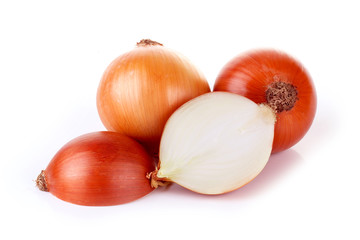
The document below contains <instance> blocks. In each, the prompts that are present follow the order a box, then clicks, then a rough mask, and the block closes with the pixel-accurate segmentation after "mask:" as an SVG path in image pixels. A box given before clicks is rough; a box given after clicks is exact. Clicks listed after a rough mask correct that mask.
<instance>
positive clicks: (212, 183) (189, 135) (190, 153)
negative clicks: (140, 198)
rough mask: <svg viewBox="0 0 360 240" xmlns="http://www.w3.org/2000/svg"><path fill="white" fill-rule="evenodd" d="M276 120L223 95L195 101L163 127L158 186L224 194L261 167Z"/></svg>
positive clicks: (240, 99) (270, 112)
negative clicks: (165, 184) (164, 183)
mask: <svg viewBox="0 0 360 240" xmlns="http://www.w3.org/2000/svg"><path fill="white" fill-rule="evenodd" d="M274 125H275V114H274V112H273V110H272V109H271V108H270V107H268V106H265V105H261V106H259V105H257V104H256V103H254V102H253V101H251V100H249V99H247V98H245V97H242V96H239V95H237V94H232V93H227V92H213V93H207V94H204V95H202V96H199V97H197V98H195V99H192V100H190V101H189V102H187V103H185V104H184V105H183V106H181V107H180V108H179V109H178V110H176V111H175V112H174V114H173V115H172V116H171V117H170V119H169V120H168V122H167V123H166V126H165V129H164V132H163V135H162V138H161V144H160V156H159V157H160V164H159V169H157V170H156V171H155V172H154V173H153V176H152V177H153V179H152V183H153V182H155V184H153V186H155V187H156V181H157V180H161V181H171V182H175V183H177V184H179V185H181V186H183V187H185V188H187V189H190V190H192V191H194V192H197V193H201V194H210V195H213V194H223V193H226V192H230V191H234V190H236V189H238V188H240V187H242V186H244V185H245V184H247V183H248V182H250V181H251V180H253V179H254V178H255V177H256V176H257V175H258V174H259V173H260V172H261V171H262V169H263V168H264V167H265V165H266V163H267V161H268V159H269V156H270V153H271V147H272V142H273V137H274Z"/></svg>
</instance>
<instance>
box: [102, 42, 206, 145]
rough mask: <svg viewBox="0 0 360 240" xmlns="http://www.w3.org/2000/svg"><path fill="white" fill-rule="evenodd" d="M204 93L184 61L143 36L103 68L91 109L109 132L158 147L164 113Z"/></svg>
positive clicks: (198, 75)
mask: <svg viewBox="0 0 360 240" xmlns="http://www.w3.org/2000/svg"><path fill="white" fill-rule="evenodd" d="M209 91H210V87H209V84H208V82H207V80H206V79H205V77H204V76H203V74H202V73H201V72H200V71H199V70H198V69H197V68H196V67H195V66H194V65H193V64H192V63H190V61H189V60H188V59H186V58H185V57H183V56H181V55H180V54H178V53H176V52H174V51H172V50H170V49H168V48H166V47H164V46H162V44H159V43H157V42H154V41H151V40H148V39H145V40H142V41H140V42H139V43H138V46H137V47H136V48H135V49H133V50H132V51H130V52H128V53H125V54H123V55H121V56H119V57H118V58H116V59H115V60H114V61H113V62H112V63H111V64H110V65H109V66H108V67H107V69H106V70H105V72H104V74H103V77H102V79H101V82H100V84H99V87H98V93H97V108H98V112H99V115H100V118H101V121H102V122H103V124H104V126H105V127H106V128H107V129H108V130H109V131H115V132H120V133H123V134H125V135H127V136H130V137H132V138H134V139H136V140H138V141H141V142H142V143H145V145H150V146H151V147H154V148H158V145H159V142H160V137H161V133H162V131H163V128H164V126H165V123H166V121H167V119H168V118H169V117H170V115H171V114H172V113H173V112H174V111H175V110H176V109H177V108H178V107H180V106H181V105H182V104H183V103H185V102H187V101H188V100H190V99H192V98H194V97H197V96H199V95H201V94H203V93H207V92H209ZM157 150H158V149H156V150H155V151H157Z"/></svg>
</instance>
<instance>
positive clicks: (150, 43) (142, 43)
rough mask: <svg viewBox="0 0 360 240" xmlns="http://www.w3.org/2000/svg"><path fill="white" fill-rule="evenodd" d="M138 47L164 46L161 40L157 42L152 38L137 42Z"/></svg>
mask: <svg viewBox="0 0 360 240" xmlns="http://www.w3.org/2000/svg"><path fill="white" fill-rule="evenodd" d="M136 46H137V47H150V46H163V45H162V44H161V43H159V42H155V41H153V40H150V39H142V40H141V41H140V42H138V43H136Z"/></svg>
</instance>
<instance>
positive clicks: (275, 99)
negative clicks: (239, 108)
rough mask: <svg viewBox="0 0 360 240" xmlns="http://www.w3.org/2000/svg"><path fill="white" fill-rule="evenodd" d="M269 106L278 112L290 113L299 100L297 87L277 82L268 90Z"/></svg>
mask: <svg viewBox="0 0 360 240" xmlns="http://www.w3.org/2000/svg"><path fill="white" fill-rule="evenodd" d="M265 94H266V100H267V104H268V105H269V106H270V107H271V108H272V109H273V110H274V111H275V112H276V113H281V112H283V111H290V110H291V109H292V108H293V107H294V106H295V103H296V101H297V100H298V99H299V98H298V96H297V95H298V91H297V90H296V87H295V86H294V85H292V84H290V83H286V82H282V81H277V82H273V83H271V84H270V85H269V86H268V89H267V90H266V93H265Z"/></svg>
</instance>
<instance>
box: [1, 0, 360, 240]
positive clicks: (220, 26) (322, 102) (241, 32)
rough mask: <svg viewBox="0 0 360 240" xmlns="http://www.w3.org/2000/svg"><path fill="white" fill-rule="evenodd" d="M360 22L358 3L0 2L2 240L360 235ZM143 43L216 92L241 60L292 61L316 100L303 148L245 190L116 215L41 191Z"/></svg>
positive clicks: (130, 207) (186, 195)
mask: <svg viewBox="0 0 360 240" xmlns="http://www.w3.org/2000/svg"><path fill="white" fill-rule="evenodd" d="M359 23H360V14H359V7H358V5H356V1H345V0H342V1H313V0H312V1H304V0H303V1H297V2H295V1H294V2H292V1H256V0H253V1H226V0H221V1H195V0H192V1H185V0H183V1H156V0H152V1H151V0H148V1H141V0H136V1H113V2H110V1H98V2H95V1H56V2H55V1H37V0H33V1H3V0H2V1H1V2H0V81H1V85H0V104H1V106H0V112H1V118H0V121H1V124H0V130H1V131H0V140H1V142H0V149H1V150H0V195H1V197H0V218H1V220H2V221H1V222H2V223H1V227H0V229H1V230H0V238H1V239H5V235H6V236H7V237H6V239H20V237H21V238H22V239H32V238H35V237H36V238H40V239H45V238H49V239H50V238H51V239H75V238H77V239H138V238H139V239H140V238H144V239H183V238H187V239H195V238H196V239H329V238H333V239H359V238H360V233H359V225H360V218H359V216H360V207H359V203H360V197H359V192H360V187H359V183H360V174H359V170H360V157H359V137H358V136H359V134H360V128H359V122H360V119H359V116H358V114H357V112H358V111H359V103H358V99H359V97H358V96H359V93H358V91H359V82H360V77H359V69H360V57H359V56H360V47H359V43H360V37H359V31H360V30H359V26H360V25H359ZM142 38H151V39H153V40H155V41H159V42H161V43H163V44H164V45H166V46H167V47H169V48H172V49H174V50H176V51H178V52H181V53H182V54H183V55H185V56H187V57H188V58H189V59H191V60H192V62H193V63H194V64H195V65H197V66H198V67H199V69H201V71H202V72H203V73H204V74H205V76H206V77H207V79H208V81H209V84H210V85H211V86H212V85H213V83H214V80H215V78H216V76H217V74H218V73H219V71H220V69H221V68H222V67H223V65H224V64H225V63H226V62H227V61H229V60H230V59H231V58H233V57H234V56H236V55H238V54H240V53H241V52H244V51H247V50H250V49H254V48H263V47H270V48H276V49H280V50H283V51H285V52H288V53H289V54H290V55H293V56H294V57H296V58H297V59H299V60H300V61H301V62H302V63H303V64H304V65H305V67H306V68H307V69H308V71H309V72H310V74H311V76H312V77H313V80H314V82H315V85H316V88H317V93H318V111H317V115H316V118H315V120H314V123H313V125H312V127H311V129H310V131H309V132H308V134H307V135H306V137H305V138H303V139H302V141H301V142H300V143H298V144H297V145H296V146H294V147H293V148H292V149H290V150H287V151H285V152H282V153H280V154H277V155H274V156H272V157H271V158H270V161H269V163H268V165H267V166H266V168H265V170H264V171H263V172H262V173H261V174H260V175H259V176H258V177H257V178H256V179H255V180H254V181H252V182H251V183H250V184H248V185H246V186H245V187H243V188H241V189H239V190H237V191H235V192H232V193H229V194H225V195H220V196H204V195H199V194H196V193H192V192H190V191H188V190H185V189H183V188H181V187H179V186H176V185H174V186H172V187H171V188H170V189H168V190H160V189H158V190H156V191H153V192H152V193H151V194H149V195H147V196H146V197H144V198H142V199H139V200H137V201H135V202H132V203H129V204H125V205H119V206H114V207H84V206H77V205H73V204H69V203H66V202H63V201H61V200H59V199H57V198H55V197H54V196H52V195H51V194H49V193H44V192H40V191H39V190H37V189H36V187H35V183H34V181H33V180H34V179H35V178H36V176H37V175H38V173H39V172H40V170H42V169H44V168H45V167H46V166H47V164H48V162H49V161H50V160H51V158H52V157H53V155H54V154H55V153H56V151H57V150H59V148H60V147H61V146H62V145H63V144H65V143H66V142H68V141H69V140H71V139H72V138H75V137H77V136H79V135H81V134H84V133H88V132H92V131H99V130H105V128H104V127H103V126H102V124H101V121H100V119H99V117H98V115H97V110H96V99H95V96H96V90H97V85H98V83H99V80H100V78H101V75H102V73H103V71H104V70H105V68H106V66H107V65H108V64H109V63H110V62H111V61H112V60H113V59H114V58H115V57H117V56H118V55H120V54H122V53H124V52H126V51H129V50H131V49H132V48H133V47H134V45H135V43H136V42H137V41H139V40H140V39H142Z"/></svg>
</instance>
